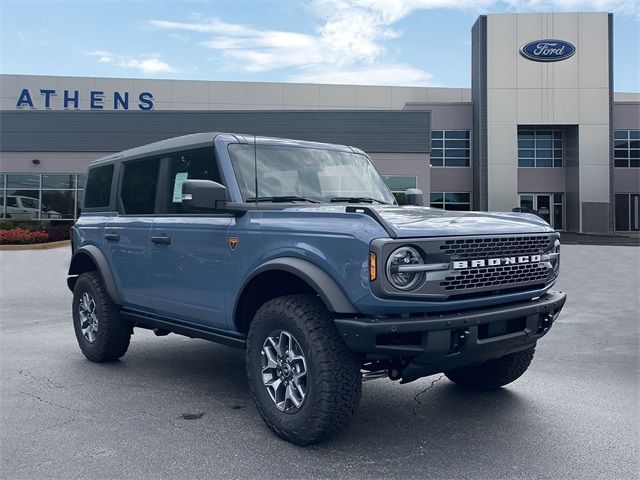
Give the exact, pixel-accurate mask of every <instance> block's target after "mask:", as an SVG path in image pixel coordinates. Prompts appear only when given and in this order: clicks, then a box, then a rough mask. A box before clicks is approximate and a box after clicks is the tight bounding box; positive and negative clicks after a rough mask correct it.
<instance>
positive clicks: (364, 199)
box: [330, 197, 389, 205]
mask: <svg viewBox="0 0 640 480" xmlns="http://www.w3.org/2000/svg"><path fill="white" fill-rule="evenodd" d="M330 202H331V203H337V202H347V203H373V202H378V203H381V204H383V205H389V202H385V201H383V200H378V199H377V198H371V197H333V198H332V199H331V200H330Z"/></svg>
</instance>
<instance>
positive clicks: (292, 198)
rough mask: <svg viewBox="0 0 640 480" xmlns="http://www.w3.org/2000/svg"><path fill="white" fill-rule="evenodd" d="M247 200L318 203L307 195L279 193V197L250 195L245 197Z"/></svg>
mask: <svg viewBox="0 0 640 480" xmlns="http://www.w3.org/2000/svg"><path fill="white" fill-rule="evenodd" d="M247 202H274V203H275V202H309V203H320V202H319V201H318V200H313V199H312V198H307V197H298V196H297V195H281V196H279V197H251V198H247Z"/></svg>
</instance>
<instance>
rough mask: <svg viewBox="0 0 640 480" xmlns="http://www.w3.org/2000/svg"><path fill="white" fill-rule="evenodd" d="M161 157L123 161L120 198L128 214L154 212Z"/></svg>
mask: <svg viewBox="0 0 640 480" xmlns="http://www.w3.org/2000/svg"><path fill="white" fill-rule="evenodd" d="M159 164H160V159H158V158H150V159H147V160H138V161H134V162H127V163H123V167H124V173H123V174H122V189H121V191H120V198H121V200H122V207H124V213H125V214H126V215H150V214H153V213H154V207H155V202H156V187H157V184H158V168H159Z"/></svg>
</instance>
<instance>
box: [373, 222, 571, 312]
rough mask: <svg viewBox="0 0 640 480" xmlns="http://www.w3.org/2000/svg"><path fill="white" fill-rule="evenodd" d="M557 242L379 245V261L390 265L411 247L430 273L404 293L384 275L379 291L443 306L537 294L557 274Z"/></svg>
mask: <svg viewBox="0 0 640 480" xmlns="http://www.w3.org/2000/svg"><path fill="white" fill-rule="evenodd" d="M558 240H559V235H558V234H557V233H555V232H548V233H547V232H544V233H538V234H535V233H523V234H494V235H482V236H473V237H472V236H459V237H436V238H424V239H422V238H420V239H411V240H406V239H397V240H380V243H381V244H382V251H381V252H380V257H379V258H384V259H385V260H384V261H385V262H386V261H387V259H388V258H389V256H390V255H391V254H392V253H393V252H394V250H395V249H397V248H398V247H399V246H400V245H406V244H410V245H412V246H413V247H415V248H416V249H418V250H419V251H420V253H421V254H422V255H423V258H424V262H425V264H426V267H428V268H426V269H425V270H424V274H423V275H424V276H423V280H422V283H420V284H418V286H417V287H416V288H415V289H414V290H411V291H409V292H407V291H400V290H398V289H396V288H394V286H393V285H392V284H391V282H390V281H389V280H388V278H387V277H386V276H384V275H383V276H381V277H380V282H379V283H377V282H374V284H373V286H374V290H375V291H376V293H378V294H380V295H382V296H393V297H416V298H420V297H421V298H424V299H432V300H439V301H446V300H453V299H463V298H464V299H467V298H478V297H482V296H483V295H496V294H507V293H515V292H522V291H526V290H534V289H535V290H537V289H540V288H543V287H544V286H548V285H550V284H551V283H552V282H553V281H554V280H555V278H556V276H557V274H558V271H557V268H556V267H557V262H558V258H557V245H556V242H557V241H558ZM375 248H377V247H375V245H374V250H375ZM460 262H463V263H464V265H463V264H461V263H460Z"/></svg>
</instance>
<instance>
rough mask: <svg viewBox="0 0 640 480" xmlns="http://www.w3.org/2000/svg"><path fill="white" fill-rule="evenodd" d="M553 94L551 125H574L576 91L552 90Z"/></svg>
mask: <svg viewBox="0 0 640 480" xmlns="http://www.w3.org/2000/svg"><path fill="white" fill-rule="evenodd" d="M551 93H552V94H553V112H552V115H553V123H556V124H561V125H562V124H564V125H576V124H577V123H578V117H579V109H578V89H577V88H563V89H557V88H556V89H554V90H553V91H552V92H551Z"/></svg>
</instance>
